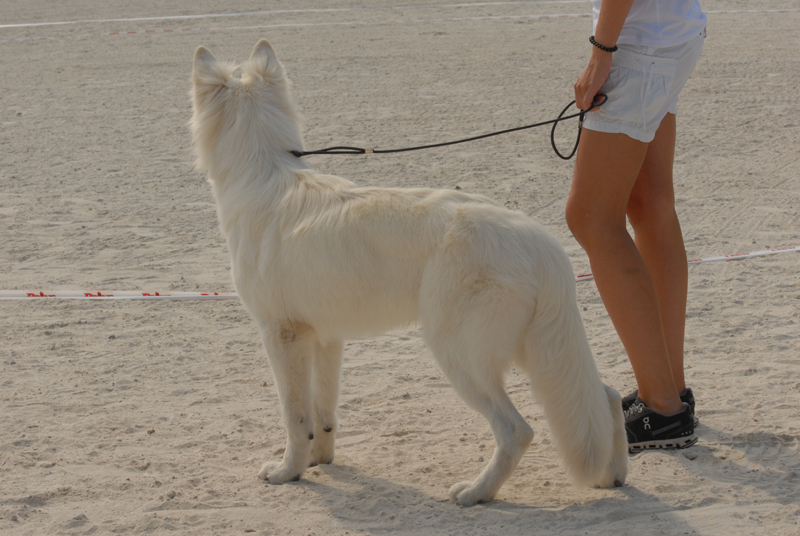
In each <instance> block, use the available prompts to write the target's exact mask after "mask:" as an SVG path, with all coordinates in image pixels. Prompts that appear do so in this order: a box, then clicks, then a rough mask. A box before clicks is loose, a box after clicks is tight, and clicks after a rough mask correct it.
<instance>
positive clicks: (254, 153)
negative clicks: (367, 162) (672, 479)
mask: <svg viewBox="0 0 800 536" xmlns="http://www.w3.org/2000/svg"><path fill="white" fill-rule="evenodd" d="M237 68H238V66H236V65H233V64H230V63H225V62H220V61H217V59H216V58H215V57H214V56H213V55H212V54H211V52H209V51H208V50H207V49H206V48H204V47H199V48H198V49H197V51H196V52H195V55H194V68H193V72H192V79H193V85H194V87H193V90H192V92H191V97H192V103H193V117H192V121H191V130H192V135H193V139H194V143H195V145H196V150H197V157H198V160H197V166H198V168H199V169H200V170H203V171H207V172H208V176H209V182H210V183H211V186H212V188H213V191H214V197H215V198H216V201H217V208H218V212H219V222H220V227H221V229H222V233H223V234H224V235H225V237H226V238H227V241H228V247H229V249H230V253H231V263H232V266H233V268H232V272H233V280H234V284H235V286H236V291H237V292H238V293H239V296H240V299H241V301H242V303H244V305H245V307H246V308H247V310H248V311H249V312H250V314H251V315H252V316H253V318H254V320H255V322H256V324H257V325H258V328H259V330H260V332H261V337H262V339H263V342H264V346H265V347H266V350H267V354H268V356H269V363H270V366H271V368H272V372H273V374H274V376H275V384H276V386H277V388H278V394H279V397H280V401H281V404H282V410H283V420H284V424H285V425H286V431H287V443H286V451H285V454H284V456H283V460H281V461H279V462H268V463H266V464H265V465H264V466H263V467H262V468H261V471H260V472H259V474H258V475H259V477H261V478H262V479H265V480H268V481H269V482H270V483H271V484H281V483H284V482H289V481H292V480H298V479H299V478H300V476H301V475H302V474H303V472H304V471H305V469H306V468H307V467H309V466H310V465H316V464H320V463H331V461H332V460H333V454H334V437H335V434H336V431H337V429H338V427H337V420H336V406H337V399H338V394H339V379H340V375H341V366H342V348H343V341H344V339H346V338H351V337H357V336H363V335H365V334H374V333H379V332H383V331H386V330H387V329H390V328H393V327H397V326H405V325H408V324H409V323H413V322H419V323H420V324H421V326H422V330H423V334H424V338H425V342H426V343H427V345H428V346H429V348H430V349H431V351H432V353H433V355H434V357H435V358H436V361H437V362H438V363H439V365H440V366H441V368H442V370H443V371H444V373H445V374H446V375H447V378H448V379H449V380H450V382H451V383H452V385H453V387H454V388H455V390H456V391H457V392H458V394H459V395H460V396H461V398H463V399H464V401H465V402H466V403H467V404H469V405H470V406H471V407H472V408H474V409H475V410H477V411H478V412H480V413H481V415H483V416H484V417H485V418H486V419H487V420H488V421H489V424H490V426H491V428H492V432H493V434H494V438H495V442H496V449H495V451H494V455H493V456H492V459H491V460H490V461H489V463H488V464H487V465H486V467H485V468H484V470H483V471H482V472H481V473H480V474H479V475H477V477H476V478H475V479H474V480H471V481H467V482H461V483H457V484H455V485H454V486H452V488H450V499H451V500H453V501H454V502H456V503H458V504H460V505H464V506H467V505H473V504H476V503H480V502H484V501H489V500H491V499H492V498H493V497H494V496H495V494H496V493H497V491H498V490H499V489H500V487H501V486H502V485H503V483H504V482H505V481H506V480H507V479H508V477H509V476H510V475H511V473H512V471H513V470H514V468H515V467H516V466H517V464H518V463H519V461H520V459H521V458H522V455H523V454H524V453H525V451H526V450H527V448H528V446H529V445H530V443H531V441H532V439H533V430H532V429H531V427H530V426H528V424H527V423H526V422H525V420H524V419H523V418H522V416H521V415H520V414H519V412H518V411H517V410H516V408H515V407H514V405H513V404H512V403H511V400H510V399H509V397H508V395H507V394H506V392H505V389H504V386H503V376H504V373H505V372H506V371H507V370H508V369H509V367H510V366H511V365H512V363H513V364H515V365H516V366H517V367H519V368H521V369H522V370H524V371H525V372H526V373H527V374H528V376H530V379H531V383H532V388H533V391H534V393H535V395H536V399H537V401H538V402H539V403H540V404H542V406H543V408H544V413H545V415H546V417H547V421H548V423H549V424H550V429H551V431H552V434H553V437H554V438H555V445H556V447H557V449H558V451H559V452H560V455H561V457H562V459H563V462H564V465H565V466H566V469H567V472H568V474H569V475H570V477H571V478H572V480H573V481H575V482H576V483H579V484H582V485H589V486H598V487H611V486H615V485H616V486H620V485H622V483H623V482H624V480H625V477H626V475H627V460H628V454H627V452H628V451H627V439H626V435H625V430H624V422H623V415H622V407H621V403H620V396H619V394H618V393H617V392H616V391H615V390H613V389H611V388H610V387H608V386H606V385H604V384H603V383H602V382H601V381H600V377H599V375H598V372H597V368H596V366H595V363H594V359H593V358H592V354H591V351H590V349H589V344H588V341H587V339H586V333H585V332H584V329H583V324H582V322H581V317H580V313H579V312H578V307H577V303H576V296H575V280H574V276H573V272H572V266H571V265H570V262H569V259H568V257H567V255H566V254H565V252H564V250H563V249H562V248H561V246H560V245H559V244H558V242H557V241H556V240H555V239H554V238H553V237H552V236H551V235H550V234H548V233H547V232H546V231H545V230H544V229H543V228H542V227H540V226H539V225H537V224H536V223H534V222H533V221H531V220H530V219H529V218H528V217H526V216H525V215H523V214H521V213H518V212H512V211H510V210H506V209H505V208H503V207H501V206H499V205H498V204H497V203H495V202H494V201H492V200H490V199H488V198H486V197H483V196H479V195H471V194H466V193H463V192H459V191H454V190H432V189H426V188H415V189H399V188H364V187H359V186H357V185H355V184H353V183H352V182H350V181H348V180H345V179H342V178H339V177H334V176H331V175H323V174H321V173H318V172H316V171H314V170H313V169H310V168H309V167H308V166H307V165H306V164H305V163H304V162H303V161H302V160H301V159H299V158H297V157H295V156H293V155H292V154H291V153H290V151H291V150H302V149H303V139H302V136H301V134H300V117H299V114H298V112H297V110H296V109H295V105H294V103H293V101H292V98H291V96H290V93H289V81H288V79H287V78H286V75H285V74H284V69H283V66H282V65H281V63H280V62H279V61H278V58H277V56H276V55H275V52H274V50H273V49H272V47H271V46H270V44H269V43H268V42H267V41H266V40H262V41H260V42H259V43H258V44H257V45H256V46H255V49H254V50H253V53H252V55H251V56H250V59H249V60H248V61H246V62H244V63H243V64H242V65H241V66H240V68H241V71H239V72H240V75H237V74H235V71H237Z"/></svg>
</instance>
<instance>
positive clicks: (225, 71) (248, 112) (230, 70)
mask: <svg viewBox="0 0 800 536" xmlns="http://www.w3.org/2000/svg"><path fill="white" fill-rule="evenodd" d="M192 82H193V87H192V91H191V97H192V107H193V110H194V113H193V116H192V121H191V129H192V135H193V138H194V142H195V146H196V148H197V155H198V160H197V167H198V169H200V170H203V171H205V170H209V171H212V174H211V175H212V178H213V176H214V175H215V174H214V173H213V172H214V170H215V169H219V168H220V166H223V167H226V162H225V160H228V161H231V162H232V161H236V160H237V159H245V160H251V159H252V158H253V156H254V155H255V154H261V155H266V156H267V157H269V156H270V155H275V154H279V153H280V154H284V153H287V152H288V151H290V150H302V147H303V141H302V138H301V135H300V115H299V114H298V112H297V110H296V109H295V106H294V103H293V102H292V99H291V96H290V94H289V89H290V83H289V80H288V78H286V74H285V73H284V69H283V65H281V62H280V61H278V56H276V55H275V51H274V50H273V49H272V46H270V44H269V43H268V42H267V40H266V39H262V40H261V41H259V42H258V43H257V44H256V46H255V48H254V49H253V53H252V54H251V55H250V59H249V60H247V61H246V62H244V63H243V64H242V65H241V66H237V65H234V64H232V63H227V62H222V61H218V60H217V59H216V58H215V57H214V55H213V54H211V52H210V51H209V50H208V49H206V48H205V47H202V46H201V47H198V48H197V51H196V52H195V53H194V64H193V69H192Z"/></svg>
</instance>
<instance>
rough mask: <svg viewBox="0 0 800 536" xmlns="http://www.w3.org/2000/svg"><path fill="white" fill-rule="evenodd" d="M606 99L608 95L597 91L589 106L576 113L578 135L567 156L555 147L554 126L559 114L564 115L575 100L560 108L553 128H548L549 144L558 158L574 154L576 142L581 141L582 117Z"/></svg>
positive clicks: (556, 124)
mask: <svg viewBox="0 0 800 536" xmlns="http://www.w3.org/2000/svg"><path fill="white" fill-rule="evenodd" d="M607 100H608V95H606V94H605V93H598V94H597V95H595V96H594V99H592V105H591V106H589V109H588V110H581V112H580V113H579V114H578V136H577V137H576V138H575V146H574V147H573V148H572V152H571V153H569V154H568V155H567V156H564V155H563V154H561V152H560V151H559V150H558V147H556V126H558V122H559V121H560V120H561V116H562V115H564V114H565V113H566V112H567V110H569V107H570V106H572V105H573V104H575V101H572V102H570V103H569V104H567V107H566V108H564V109H563V110H561V113H560V114H558V118H557V121H556V122H555V123H553V128H551V129H550V145H552V146H553V150H554V151H555V152H556V154H557V155H558V157H559V158H561V159H562V160H569V159H570V158H572V157H573V156H575V153H576V152H578V144H579V143H580V141H581V132H582V131H583V118H584V117H585V116H586V114H587V113H589V112H591V111H592V110H594V109H595V108H599V107H600V106H602V105H604V104H605V103H606V101H607ZM571 117H574V116H571Z"/></svg>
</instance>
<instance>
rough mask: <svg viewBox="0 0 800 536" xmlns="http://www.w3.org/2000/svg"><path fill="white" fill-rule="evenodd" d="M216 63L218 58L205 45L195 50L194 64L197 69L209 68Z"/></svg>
mask: <svg viewBox="0 0 800 536" xmlns="http://www.w3.org/2000/svg"><path fill="white" fill-rule="evenodd" d="M214 63H217V58H215V57H214V54H212V53H211V51H210V50H208V49H207V48H206V47H203V46H199V47H197V50H195V51H194V63H193V64H192V65H193V66H194V70H195V71H203V70H208V67H210V66H211V65H213V64H214Z"/></svg>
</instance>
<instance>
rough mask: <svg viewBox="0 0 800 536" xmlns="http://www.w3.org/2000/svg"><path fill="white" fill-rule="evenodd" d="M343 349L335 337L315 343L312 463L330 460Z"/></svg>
mask: <svg viewBox="0 0 800 536" xmlns="http://www.w3.org/2000/svg"><path fill="white" fill-rule="evenodd" d="M343 349H344V342H343V341H342V340H339V339H336V340H331V341H327V342H326V343H325V344H318V346H317V351H316V352H315V353H314V367H313V371H314V372H313V374H312V377H313V379H314V380H313V383H312V385H313V387H312V390H313V392H314V441H313V442H312V445H311V465H317V464H319V463H332V462H333V453H334V439H335V437H336V430H337V423H336V404H337V401H338V400H339V379H340V377H341V371H342V351H343Z"/></svg>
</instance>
